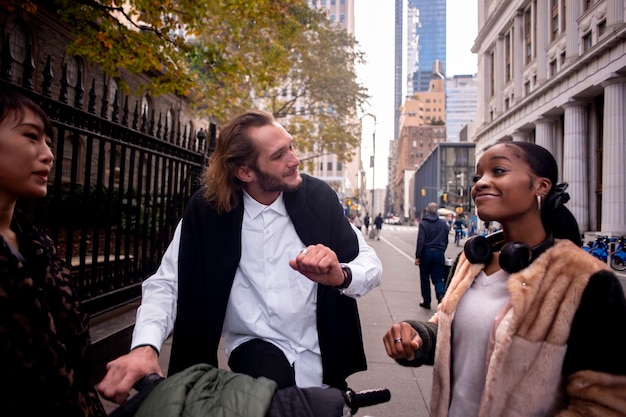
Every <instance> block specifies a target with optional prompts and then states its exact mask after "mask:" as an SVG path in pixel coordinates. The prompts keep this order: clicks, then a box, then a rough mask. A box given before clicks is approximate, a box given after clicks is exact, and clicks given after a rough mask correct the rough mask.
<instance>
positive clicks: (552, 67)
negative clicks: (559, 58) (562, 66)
mask: <svg viewBox="0 0 626 417" xmlns="http://www.w3.org/2000/svg"><path fill="white" fill-rule="evenodd" d="M548 71H549V74H548V76H550V77H554V76H555V75H556V72H557V65H556V59H553V60H552V61H550V66H549V68H548Z"/></svg>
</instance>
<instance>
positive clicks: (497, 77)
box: [494, 35, 505, 114]
mask: <svg viewBox="0 0 626 417" xmlns="http://www.w3.org/2000/svg"><path fill="white" fill-rule="evenodd" d="M495 57H496V62H495V65H494V71H495V74H494V81H495V87H496V109H497V111H498V114H502V113H504V110H505V109H504V95H503V94H502V91H503V90H504V72H505V69H504V36H503V35H499V36H498V40H497V41H496V54H495Z"/></svg>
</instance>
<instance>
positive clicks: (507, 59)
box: [504, 31, 513, 82]
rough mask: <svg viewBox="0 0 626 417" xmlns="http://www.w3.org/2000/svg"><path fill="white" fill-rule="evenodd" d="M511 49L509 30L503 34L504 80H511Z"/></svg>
mask: <svg viewBox="0 0 626 417" xmlns="http://www.w3.org/2000/svg"><path fill="white" fill-rule="evenodd" d="M511 49H512V48H511V31H508V32H507V33H506V35H505V36H504V69H505V74H504V79H505V81H506V82H509V81H511V79H512V78H513V68H512V65H511V61H512V59H513V57H512V53H513V51H512V50H511Z"/></svg>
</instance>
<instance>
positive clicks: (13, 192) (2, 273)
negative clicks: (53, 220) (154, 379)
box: [0, 91, 106, 416]
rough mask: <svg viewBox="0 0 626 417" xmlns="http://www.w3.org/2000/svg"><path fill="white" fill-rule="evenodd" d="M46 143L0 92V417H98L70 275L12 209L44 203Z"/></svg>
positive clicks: (43, 125) (19, 99)
mask: <svg viewBox="0 0 626 417" xmlns="http://www.w3.org/2000/svg"><path fill="white" fill-rule="evenodd" d="M51 138H52V125H51V124H50V120H49V119H48V117H47V116H46V114H45V113H44V112H43V111H42V110H41V109H40V108H39V106H37V105H36V104H35V103H34V102H32V101H31V100H29V99H27V98H26V97H24V96H22V95H20V94H17V93H14V92H8V91H2V92H0V407H1V408H2V415H3V416H44V415H46V416H47V415H59V416H104V415H105V414H106V413H105V411H104V408H103V406H102V404H101V402H100V400H99V398H98V394H97V393H96V391H95V389H94V388H93V386H92V385H90V383H89V375H88V368H87V354H88V349H89V345H90V338H89V329H88V321H87V314H86V313H85V312H83V311H82V310H81V307H80V302H79V299H78V295H77V294H76V292H75V291H74V289H73V288H72V283H71V281H70V271H69V268H68V266H67V265H66V263H65V262H64V261H63V260H62V259H61V258H60V257H59V256H58V254H57V251H56V247H55V245H54V243H53V242H52V240H51V239H50V238H49V237H48V236H47V235H45V234H44V233H42V232H40V231H39V230H37V229H36V228H35V227H33V226H32V225H31V224H30V223H29V222H28V221H27V220H26V218H25V217H24V216H22V215H21V214H20V213H19V212H18V211H17V210H16V209H15V205H16V202H17V200H18V199H20V198H42V197H44V196H45V195H46V192H47V188H46V185H47V182H48V175H49V174H50V170H51V168H52V162H53V160H54V156H53V155H52V151H51V149H50V142H51Z"/></svg>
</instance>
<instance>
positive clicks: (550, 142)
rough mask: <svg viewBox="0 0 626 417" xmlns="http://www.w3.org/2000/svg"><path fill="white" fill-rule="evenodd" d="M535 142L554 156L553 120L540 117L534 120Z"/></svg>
mask: <svg viewBox="0 0 626 417" xmlns="http://www.w3.org/2000/svg"><path fill="white" fill-rule="evenodd" d="M535 143H536V144H537V145H539V146H543V147H544V148H546V149H547V150H548V151H549V152H550V153H551V154H552V155H554V156H556V138H555V136H554V120H553V119H550V118H547V117H540V118H539V119H537V120H536V121H535Z"/></svg>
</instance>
